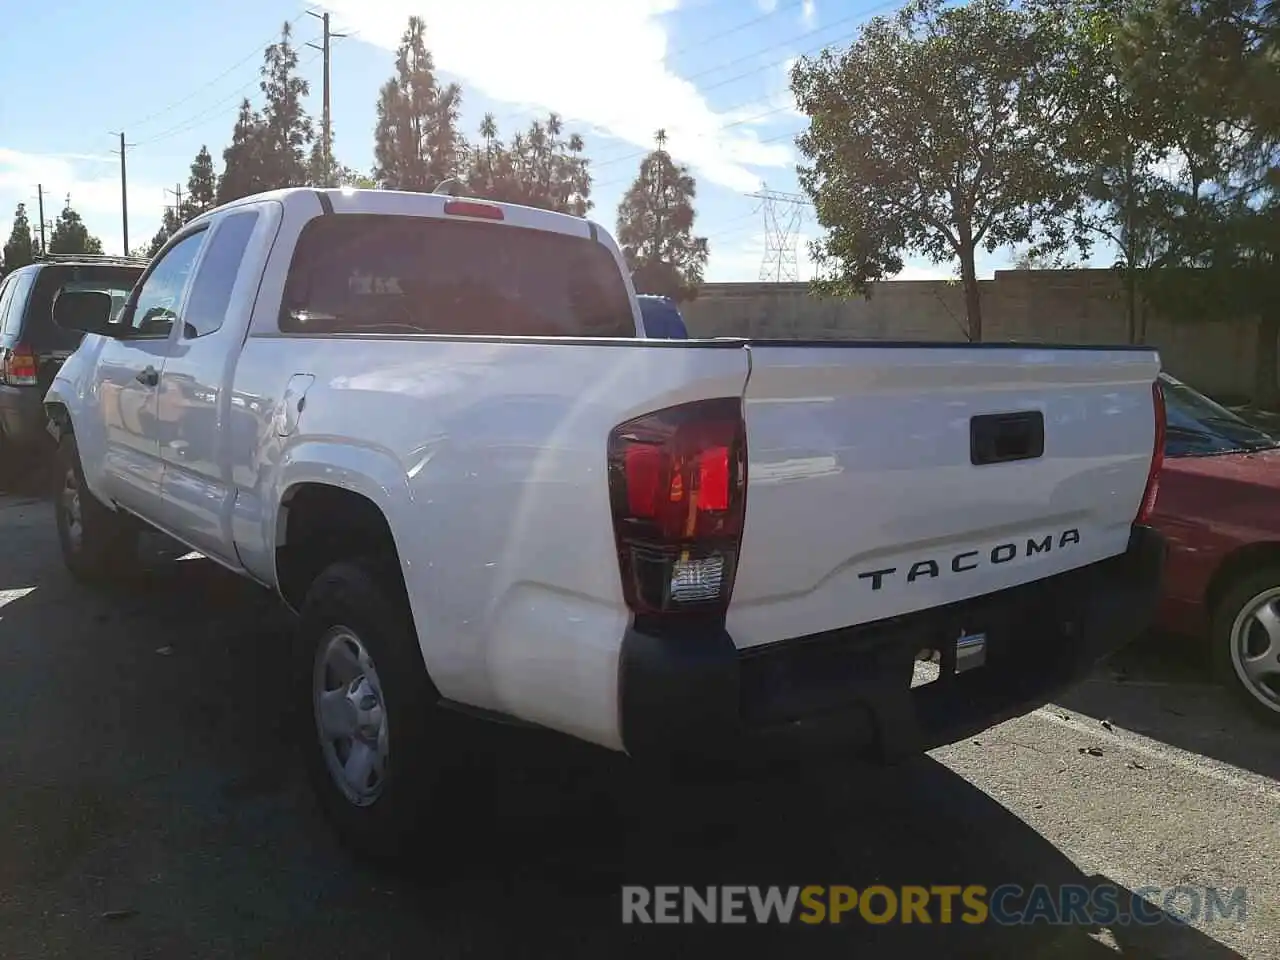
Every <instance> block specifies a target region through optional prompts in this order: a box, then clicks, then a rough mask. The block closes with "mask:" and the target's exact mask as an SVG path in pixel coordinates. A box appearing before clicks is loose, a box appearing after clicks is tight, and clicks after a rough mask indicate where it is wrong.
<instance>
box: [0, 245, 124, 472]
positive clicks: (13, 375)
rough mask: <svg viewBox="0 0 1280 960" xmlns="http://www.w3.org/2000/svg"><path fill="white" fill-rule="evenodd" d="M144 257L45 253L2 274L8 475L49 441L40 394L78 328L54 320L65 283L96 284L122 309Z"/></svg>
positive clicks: (2, 419) (0, 426)
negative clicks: (54, 306)
mask: <svg viewBox="0 0 1280 960" xmlns="http://www.w3.org/2000/svg"><path fill="white" fill-rule="evenodd" d="M146 265H147V261H146V260H143V259H140V258H134V257H107V256H92V255H85V254H75V255H71V254H50V255H46V256H43V257H40V258H38V259H37V260H36V262H35V263H32V264H30V265H28V266H25V267H19V268H18V269H17V270H14V271H13V272H12V273H10V274H8V275H6V276H5V278H4V279H3V281H0V474H12V473H13V472H15V470H16V469H17V468H18V467H20V466H23V465H26V464H28V463H30V462H31V461H32V460H33V459H34V458H35V457H36V456H38V455H39V454H40V453H41V452H42V451H44V450H45V449H47V447H46V444H51V442H52V441H51V439H50V437H49V435H48V433H47V432H46V430H45V413H44V395H45V392H46V391H47V390H48V389H49V384H50V383H52V382H53V378H54V375H55V374H57V372H58V368H59V367H60V366H62V361H64V360H65V359H66V358H67V357H69V356H71V354H72V353H73V352H74V351H75V349H76V347H77V346H79V345H80V339H81V337H82V334H80V333H76V332H75V331H72V330H64V329H62V328H61V327H58V326H55V325H54V322H53V301H54V300H55V299H56V298H57V296H58V294H59V293H61V292H62V291H63V290H100V291H103V292H104V293H108V294H110V295H111V299H112V302H113V303H114V304H115V309H116V310H119V309H120V307H122V306H123V305H124V302H125V300H126V299H127V298H128V296H129V291H130V290H131V289H133V285H134V283H135V282H137V279H138V278H139V277H140V276H142V271H143V269H144V268H145V267H146Z"/></svg>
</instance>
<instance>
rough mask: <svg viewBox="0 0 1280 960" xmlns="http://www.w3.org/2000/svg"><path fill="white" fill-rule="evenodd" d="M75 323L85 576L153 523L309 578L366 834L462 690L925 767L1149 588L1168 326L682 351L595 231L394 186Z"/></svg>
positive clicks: (344, 767)
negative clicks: (1160, 342) (1144, 343)
mask: <svg viewBox="0 0 1280 960" xmlns="http://www.w3.org/2000/svg"><path fill="white" fill-rule="evenodd" d="M55 314H56V316H57V317H58V322H59V323H62V324H64V325H66V326H69V327H71V328H74V329H79V330H83V331H84V332H85V333H86V336H85V337H84V340H83V342H82V344H81V345H80V347H79V349H78V350H77V351H76V352H75V354H74V355H73V356H71V357H70V358H69V359H68V360H67V362H66V363H65V364H64V365H63V366H62V368H61V370H60V371H59V373H58V375H57V378H56V380H55V381H54V383H53V384H52V386H51V387H50V389H49V391H48V394H47V397H46V406H47V410H48V414H49V418H50V421H51V431H52V432H54V433H56V434H57V438H58V441H59V451H60V479H59V484H60V486H59V492H58V496H57V509H56V517H57V533H58V538H59V541H60V543H61V547H62V552H63V555H64V557H65V559H66V563H67V565H68V567H69V568H70V569H71V571H72V572H73V573H74V574H75V575H76V576H77V577H80V578H83V579H85V580H91V581H103V580H106V579H109V578H112V577H118V576H119V575H120V574H121V573H122V572H123V571H124V570H126V569H127V568H128V566H129V565H130V564H131V563H133V562H135V558H136V556H137V549H136V542H135V541H136V537H137V534H138V531H139V530H140V529H142V528H144V527H150V528H154V529H156V530H158V531H160V532H162V533H164V534H167V535H169V536H170V537H172V538H175V539H176V540H178V541H180V542H181V543H183V544H185V545H186V546H188V547H190V548H191V549H192V550H193V551H197V552H199V553H201V554H203V555H204V556H206V557H208V558H210V559H211V560H213V561H215V562H216V563H219V564H221V565H222V566H224V567H226V568H228V569H230V570H232V571H234V572H236V573H238V574H241V575H243V576H245V577H248V578H250V579H251V580H255V581H257V582H258V583H260V584H263V585H265V586H267V587H269V588H271V589H273V590H275V591H277V592H278V593H279V595H280V597H281V598H282V599H283V601H284V603H285V604H287V605H288V606H289V607H290V608H291V609H292V610H293V611H295V612H296V613H297V622H298V640H297V654H296V656H297V664H298V670H297V678H296V688H295V690H294V701H293V702H294V703H295V705H296V706H297V708H298V710H299V712H300V713H301V714H303V715H305V725H306V735H305V738H304V739H305V741H306V742H305V744H304V748H305V750H306V755H307V758H308V767H309V769H310V771H311V773H312V779H313V781H314V784H315V788H316V790H317V793H318V796H319V798H320V800H321V802H322V805H323V806H324V808H325V809H326V810H327V812H328V814H329V816H330V818H331V819H332V821H333V823H334V824H335V825H336V827H337V829H338V831H339V833H340V834H341V836H342V837H343V838H344V839H345V840H347V841H348V842H349V843H350V844H351V845H352V846H353V847H355V848H356V849H357V850H359V851H362V852H364V853H366V854H373V855H393V854H394V853H395V852H397V851H398V850H401V849H403V846H402V845H403V844H404V843H405V841H406V839H407V838H409V837H411V836H413V835H414V834H415V833H416V832H417V831H419V830H421V829H423V828H424V827H425V826H427V825H428V824H429V823H430V822H431V820H430V818H429V816H428V810H429V807H430V803H431V802H432V800H433V798H434V797H436V796H437V795H438V791H439V790H440V789H442V788H443V785H444V783H445V778H447V777H448V776H449V774H450V769H451V764H452V760H451V759H450V758H451V757H452V756H453V754H452V753H451V750H452V749H454V748H456V745H457V744H456V740H455V738H453V737H452V736H450V735H447V734H446V733H444V732H443V731H445V730H447V729H449V730H454V729H456V728H455V727H449V726H446V725H445V724H446V723H449V722H450V721H445V720H443V719H442V718H443V717H445V716H446V715H450V714H452V713H454V712H455V711H456V710H462V711H463V712H470V713H473V714H476V715H479V716H482V717H487V718H490V719H494V720H503V721H515V722H518V723H524V724H532V725H536V726H538V727H542V728H549V729H551V730H554V731H559V732H561V733H563V734H567V735H569V736H571V737H576V738H579V739H581V740H585V741H589V742H591V743H594V744H598V745H600V746H602V747H605V748H608V749H611V750H615V751H623V752H626V753H628V754H631V755H633V756H636V757H641V756H657V757H664V758H665V757H670V756H673V755H674V756H679V755H687V754H690V753H692V754H693V755H694V756H707V755H708V752H710V754H711V755H715V754H716V753H717V752H720V753H723V754H724V755H726V756H731V755H732V754H733V751H735V750H737V749H738V748H739V747H740V746H742V745H744V744H746V745H750V744H757V743H773V744H779V745H781V748H782V749H784V750H789V749H790V748H789V747H788V746H786V744H787V743H788V742H789V738H793V737H794V738H798V739H797V740H795V741H790V742H793V743H795V744H797V745H798V744H800V743H802V742H803V741H804V739H805V738H807V737H813V738H816V739H817V741H818V742H825V739H824V738H834V742H835V743H836V744H839V745H841V749H845V747H847V750H848V752H849V754H850V755H853V754H854V753H855V752H856V753H858V754H870V755H874V756H878V757H880V758H882V759H890V760H891V759H893V758H896V757H901V756H904V755H910V754H913V753H918V752H920V751H922V750H926V749H929V748H931V747H933V746H936V745H939V744H942V743H946V742H950V741H952V740H954V739H957V738H959V737H963V736H966V735H968V734H970V733H971V732H974V731H977V730H980V729H983V728H985V727H987V726H990V725H991V724H993V723H996V722H999V721H1001V720H1003V719H1005V718H1007V717H1011V716H1014V715H1017V714H1020V713H1023V712H1026V711H1028V710H1030V709H1032V708H1034V707H1036V706H1038V705H1040V704H1043V703H1044V702H1046V701H1047V699H1048V698H1049V697H1050V696H1052V695H1053V694H1054V693H1055V692H1057V691H1058V690H1059V689H1060V688H1061V687H1062V686H1063V685H1065V684H1068V683H1070V682H1072V681H1073V680H1074V679H1076V678H1078V677H1079V676H1080V675H1081V673H1082V672H1083V671H1086V670H1087V669H1088V668H1089V667H1090V665H1092V664H1093V663H1094V662H1095V661H1096V660H1097V659H1098V658H1099V657H1101V656H1102V655H1104V654H1106V653H1107V652H1109V651H1111V650H1112V649H1114V648H1115V647H1116V646H1117V645H1118V644H1120V643H1122V642H1124V641H1126V640H1127V639H1128V638H1129V637H1131V636H1132V635H1133V634H1135V633H1136V632H1138V631H1140V630H1141V629H1142V628H1143V627H1144V626H1145V625H1146V623H1147V622H1148V620H1149V619H1150V616H1151V614H1152V609H1153V605H1154V601H1155V597H1156V593H1157V585H1158V579H1159V572H1160V566H1161V562H1162V556H1163V551H1162V547H1161V541H1160V540H1159V538H1158V537H1157V536H1156V535H1155V534H1153V533H1152V532H1151V530H1150V529H1149V527H1148V526H1147V519H1148V516H1149V515H1150V513H1151V510H1152V506H1153V503H1154V499H1155V496H1156V491H1157V482H1158V472H1159V467H1160V461H1161V453H1162V450H1163V443H1162V441H1161V432H1162V429H1163V405H1162V401H1161V394H1160V391H1159V388H1158V386H1157V384H1156V381H1157V375H1158V373H1159V357H1158V356H1157V354H1156V353H1155V352H1153V351H1152V350H1150V349H1147V348H1129V347H1107V348H1086V347H1079V348H1075V347H1046V346H1038V345H1026V344H1024V345H1014V344H918V343H916V344H912V343H892V342H843V343H831V342H803V341H795V342H791V341H787V342H779V341H764V340H748V339H732V338H729V339H715V340H697V339H693V340H683V341H681V340H666V339H646V338H645V337H644V329H643V324H642V319H641V314H640V310H639V306H638V304H637V300H636V296H635V293H634V290H633V288H632V286H631V283H630V280H629V279H628V275H627V271H626V269H625V265H624V262H623V260H622V258H621V257H620V255H619V250H618V247H617V246H616V245H615V243H614V241H613V240H612V238H611V237H610V236H609V235H608V233H606V232H605V231H604V230H603V229H601V228H600V227H598V226H597V225H595V224H594V223H591V222H589V221H587V220H584V219H579V218H575V217H570V216H565V215H560V214H556V213H550V212H546V211H541V210H533V209H528V208H525V207H520V206H514V205H507V204H500V203H490V202H485V201H479V200H474V199H468V198H465V197H457V196H448V195H443V194H408V193H397V192H382V191H362V190H313V189H293V190H287V191H281V192H273V193H267V194H261V195H257V196H253V197H249V198H246V199H244V200H239V201H236V202H235V203H231V204H228V205H226V206H223V207H220V208H218V209H216V210H214V211H211V212H209V213H206V214H204V215H202V216H200V217H197V218H196V219H195V220H193V221H192V222H191V223H189V224H187V225H186V226H184V227H183V228H182V229H181V230H179V231H178V232H177V233H176V234H175V235H174V237H173V238H172V239H171V240H170V241H169V242H168V243H167V244H166V245H165V247H164V249H162V250H161V251H160V253H159V254H158V255H157V256H156V257H155V258H154V260H153V261H152V262H151V264H150V266H149V267H148V269H147V271H146V273H145V274H144V275H143V276H142V277H141V278H140V280H139V282H138V284H137V285H136V287H135V288H134V289H133V291H132V292H131V294H130V296H129V299H128V301H127V302H126V304H125V306H124V308H123V310H121V311H120V312H119V315H118V316H116V317H115V318H112V317H111V311H110V309H109V305H108V302H107V298H106V297H105V296H104V295H102V294H100V293H94V292H80V293H74V292H68V293H63V294H62V295H61V297H60V298H59V301H58V303H57V304H56V305H55ZM921 663H923V664H927V665H931V666H933V667H935V668H936V670H935V671H934V673H935V674H936V676H935V677H934V679H932V682H928V683H916V682H915V679H914V678H915V676H916V673H917V670H916V665H917V664H921ZM452 722H456V721H452ZM392 758H394V762H393V759H392Z"/></svg>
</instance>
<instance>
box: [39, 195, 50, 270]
mask: <svg viewBox="0 0 1280 960" xmlns="http://www.w3.org/2000/svg"><path fill="white" fill-rule="evenodd" d="M36 198H37V200H36V202H37V203H38V204H39V205H40V252H41V253H47V252H48V250H49V248H48V247H47V246H45V242H44V184H42V183H37V184H36Z"/></svg>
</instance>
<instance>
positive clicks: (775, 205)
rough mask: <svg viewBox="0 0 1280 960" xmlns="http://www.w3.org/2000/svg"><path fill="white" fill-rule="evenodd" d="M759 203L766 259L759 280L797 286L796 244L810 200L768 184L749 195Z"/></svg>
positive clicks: (758, 208) (798, 272)
mask: <svg viewBox="0 0 1280 960" xmlns="http://www.w3.org/2000/svg"><path fill="white" fill-rule="evenodd" d="M749 196H752V197H754V198H755V199H757V200H759V201H760V205H759V206H758V207H756V211H757V212H759V213H763V214H764V258H763V259H762V260H761V261H760V279H761V280H763V281H766V282H769V283H795V282H797V281H798V280H799V279H800V270H799V265H798V257H797V255H796V245H797V244H798V243H799V242H800V224H801V223H802V222H804V209H805V207H806V206H807V205H808V200H807V199H805V197H803V196H802V195H801V194H798V193H783V192H782V191H780V190H770V189H769V188H768V185H767V184H764V185H762V188H761V189H760V190H758V191H756V192H755V193H752V194H749Z"/></svg>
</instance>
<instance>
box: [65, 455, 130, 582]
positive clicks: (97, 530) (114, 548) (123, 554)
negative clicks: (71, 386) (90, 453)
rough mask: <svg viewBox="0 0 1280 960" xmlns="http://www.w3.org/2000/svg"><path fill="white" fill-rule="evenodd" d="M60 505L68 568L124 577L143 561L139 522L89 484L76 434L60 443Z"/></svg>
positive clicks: (94, 578) (104, 577)
mask: <svg viewBox="0 0 1280 960" xmlns="http://www.w3.org/2000/svg"><path fill="white" fill-rule="evenodd" d="M56 464H57V465H56V467H55V470H54V476H55V477H56V480H57V484H56V489H55V490H54V511H55V515H56V519H57V525H58V544H59V546H61V548H62V559H63V562H65V563H66V565H67V569H68V570H70V571H71V573H72V574H73V575H74V576H75V577H76V578H77V579H79V580H82V581H84V582H86V583H103V582H106V581H110V580H118V579H121V578H123V577H124V576H126V575H127V574H129V573H132V572H134V571H136V570H137V569H138V567H139V565H140V564H139V560H138V527H137V525H136V523H134V521H133V519H132V518H131V517H127V516H125V515H124V514H121V513H117V512H116V511H114V510H112V509H111V508H109V507H108V506H107V505H106V504H104V503H103V502H102V501H101V500H99V499H98V498H97V497H95V496H94V495H93V493H92V492H91V491H90V490H89V489H88V487H86V486H85V483H84V471H83V469H82V468H81V466H80V453H79V450H78V449H77V448H76V438H75V435H74V434H68V435H66V436H64V437H63V438H62V440H61V442H60V443H59V444H58V456H57V461H56Z"/></svg>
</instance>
